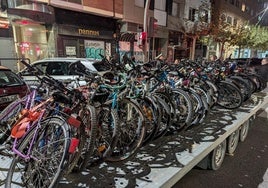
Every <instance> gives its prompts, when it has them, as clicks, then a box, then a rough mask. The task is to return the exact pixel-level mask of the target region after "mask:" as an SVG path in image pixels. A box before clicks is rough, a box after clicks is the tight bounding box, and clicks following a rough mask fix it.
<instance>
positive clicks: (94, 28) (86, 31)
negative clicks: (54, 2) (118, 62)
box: [54, 9, 116, 60]
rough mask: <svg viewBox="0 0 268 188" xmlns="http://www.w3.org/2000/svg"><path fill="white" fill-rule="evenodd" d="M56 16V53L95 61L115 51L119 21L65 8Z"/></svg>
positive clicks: (58, 11)
mask: <svg viewBox="0 0 268 188" xmlns="http://www.w3.org/2000/svg"><path fill="white" fill-rule="evenodd" d="M70 15H71V16H70ZM55 18H56V25H55V26H54V27H55V28H54V30H55V31H56V41H57V42H56V49H57V51H56V54H57V56H59V57H79V58H89V59H92V60H95V59H101V55H104V56H106V57H110V56H112V55H113V54H114V53H115V52H116V36H115V33H116V29H115V28H116V20H114V19H111V18H105V17H100V16H94V15H89V14H84V13H80V12H72V11H69V10H63V9H55ZM100 23H101V24H100Z"/></svg>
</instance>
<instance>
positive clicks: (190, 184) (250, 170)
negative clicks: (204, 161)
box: [173, 107, 268, 188]
mask: <svg viewBox="0 0 268 188" xmlns="http://www.w3.org/2000/svg"><path fill="white" fill-rule="evenodd" d="M267 112H268V107H267ZM267 112H265V111H259V112H258V113H257V116H256V119H255V120H253V122H252V124H251V126H250V129H249V133H248V136H247V138H246V140H245V141H244V142H240V143H239V144H238V147H237V149H236V151H235V153H234V155H233V156H230V155H226V156H225V159H224V161H223V164H222V167H221V168H220V169H218V170H217V171H213V170H203V169H198V168H194V169H192V170H191V171H190V172H189V173H188V174H186V175H185V176H184V177H183V178H182V179H181V180H180V181H179V182H178V183H177V184H175V185H174V186H173V188H214V187H217V188H241V187H245V188H257V187H258V188H268V114H267Z"/></svg>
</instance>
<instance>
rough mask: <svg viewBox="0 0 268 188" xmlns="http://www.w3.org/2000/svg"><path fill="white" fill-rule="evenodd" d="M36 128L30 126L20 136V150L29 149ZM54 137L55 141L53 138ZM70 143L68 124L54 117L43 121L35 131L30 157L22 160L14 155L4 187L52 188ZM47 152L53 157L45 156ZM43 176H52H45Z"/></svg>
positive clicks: (56, 181)
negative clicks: (29, 128) (21, 136)
mask: <svg viewBox="0 0 268 188" xmlns="http://www.w3.org/2000/svg"><path fill="white" fill-rule="evenodd" d="M35 131H36V129H35V128H32V129H31V130H30V131H29V132H28V133H27V134H26V135H25V137H23V138H22V140H21V142H20V144H19V146H18V150H19V151H21V152H27V151H28V147H29V143H31V141H32V138H33V137H34V136H35ZM53 139H55V140H54V141H53ZM69 144H70V135H69V127H68V124H67V123H66V122H65V120H63V119H62V118H60V117H55V116H54V117H48V118H47V119H45V120H43V121H42V122H41V127H40V129H39V130H38V131H37V135H36V137H35V142H34V145H33V147H32V149H31V154H30V159H29V160H25V159H23V158H22V157H20V156H19V155H15V156H14V158H13V160H12V162H11V165H10V169H9V171H8V174H7V179H6V184H5V188H13V187H14V186H15V187H20V186H21V187H30V188H35V187H49V188H52V187H55V186H56V185H57V183H58V181H59V179H60V178H61V175H62V174H63V168H64V167H65V164H66V161H67V160H66V159H67V157H66V156H67V153H68V149H69ZM46 154H47V155H48V156H49V155H50V154H52V155H53V156H50V157H47V156H45V155H46ZM40 155H41V157H40ZM57 156H59V157H57ZM36 159H38V160H36ZM54 170H55V172H54ZM20 175H21V176H20ZM46 175H47V176H49V175H51V176H50V177H44V176H46ZM13 178H14V179H13ZM16 181H18V182H16Z"/></svg>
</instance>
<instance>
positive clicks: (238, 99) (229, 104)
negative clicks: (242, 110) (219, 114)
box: [216, 81, 243, 109]
mask: <svg viewBox="0 0 268 188" xmlns="http://www.w3.org/2000/svg"><path fill="white" fill-rule="evenodd" d="M216 85H217V87H218V91H219V97H218V101H217V104H218V105H219V106H221V107H224V108H226V109H235V108H238V107H240V106H241V104H242V102H243V96H242V93H241V92H240V89H238V88H237V87H236V86H235V85H234V84H232V83H230V82H227V81H220V82H218V83H217V84H216Z"/></svg>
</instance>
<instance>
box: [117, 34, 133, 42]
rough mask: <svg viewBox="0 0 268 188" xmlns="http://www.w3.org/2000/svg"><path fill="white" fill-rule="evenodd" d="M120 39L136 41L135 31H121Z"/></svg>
mask: <svg viewBox="0 0 268 188" xmlns="http://www.w3.org/2000/svg"><path fill="white" fill-rule="evenodd" d="M119 40H120V41H126V42H134V41H135V33H121V36H120V39H119Z"/></svg>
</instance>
